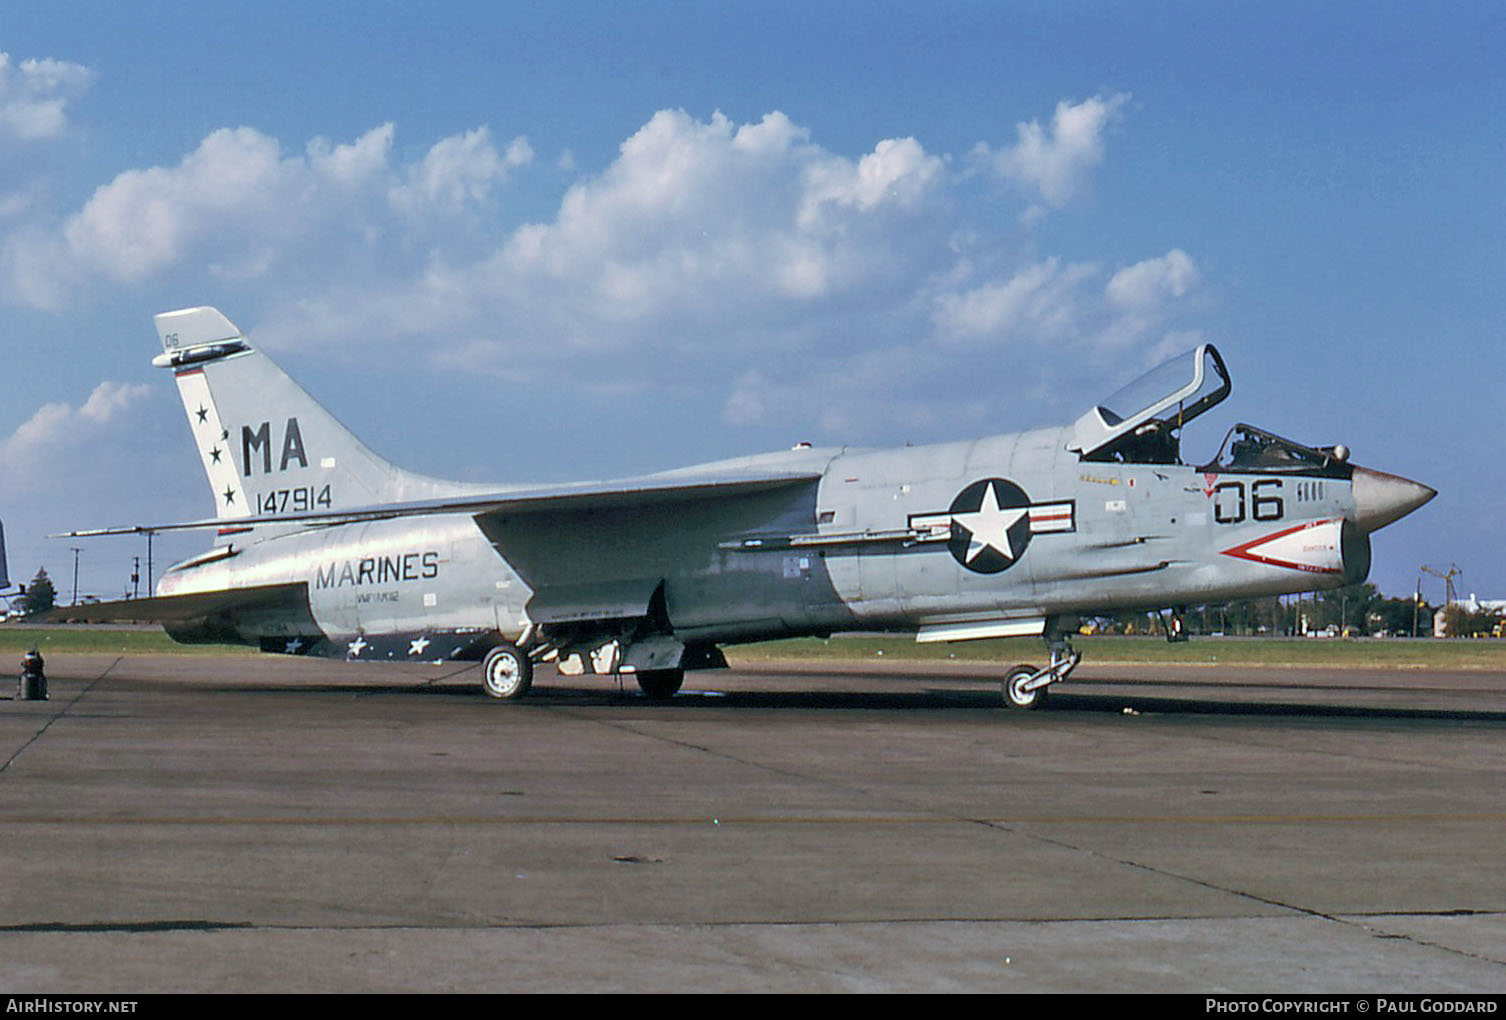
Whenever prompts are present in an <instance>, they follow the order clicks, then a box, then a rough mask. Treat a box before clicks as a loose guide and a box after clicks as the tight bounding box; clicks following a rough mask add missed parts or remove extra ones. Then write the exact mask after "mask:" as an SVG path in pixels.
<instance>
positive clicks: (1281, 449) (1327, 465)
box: [1202, 425, 1349, 477]
mask: <svg viewBox="0 0 1506 1020" xmlns="http://www.w3.org/2000/svg"><path fill="white" fill-rule="evenodd" d="M1348 457H1349V454H1348V452H1347V451H1345V450H1344V448H1343V447H1329V448H1323V449H1320V448H1317V447H1313V446H1303V445H1302V444H1301V443H1297V442H1293V441H1292V440H1290V439H1282V438H1281V437H1280V436H1278V435H1275V434H1274V433H1271V432H1267V431H1265V430H1264V429H1258V428H1256V427H1255V426H1254V425H1236V426H1234V427H1233V428H1232V429H1230V430H1229V434H1228V435H1227V436H1225V437H1224V445H1223V446H1222V447H1220V448H1219V451H1218V456H1217V457H1215V458H1214V459H1213V462H1212V463H1210V464H1207V465H1205V466H1204V467H1203V468H1202V470H1204V471H1239V472H1241V473H1246V474H1253V473H1264V472H1269V473H1271V474H1301V475H1334V476H1336V477H1345V476H1346V469H1345V467H1344V462H1345V461H1346V460H1347V459H1348Z"/></svg>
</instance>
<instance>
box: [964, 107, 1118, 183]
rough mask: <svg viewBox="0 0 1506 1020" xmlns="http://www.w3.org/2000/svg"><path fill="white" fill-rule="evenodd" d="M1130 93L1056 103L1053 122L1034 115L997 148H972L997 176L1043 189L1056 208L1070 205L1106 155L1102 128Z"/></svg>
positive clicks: (981, 146) (982, 146)
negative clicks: (1005, 144)
mask: <svg viewBox="0 0 1506 1020" xmlns="http://www.w3.org/2000/svg"><path fill="white" fill-rule="evenodd" d="M1129 100H1130V96H1129V94H1128V93H1120V94H1119V95H1114V96H1109V97H1107V98H1104V97H1103V96H1094V97H1092V98H1091V99H1085V100H1083V101H1082V102H1080V103H1069V102H1067V101H1066V100H1062V101H1061V102H1059V103H1057V104H1056V112H1055V113H1054V114H1053V115H1052V117H1051V126H1050V127H1049V128H1047V127H1044V126H1042V124H1041V123H1040V121H1038V120H1032V121H1029V122H1025V123H1021V124H1018V125H1016V127H1015V132H1016V134H1017V136H1018V137H1017V140H1016V142H1015V144H1014V145H1013V146H1010V147H1009V148H1007V149H1003V150H999V151H995V150H993V149H991V148H989V147H988V146H987V145H980V146H979V147H978V148H977V149H975V150H974V152H975V155H977V156H981V157H982V158H984V159H985V160H986V162H987V163H988V164H989V165H990V166H991V167H992V168H993V170H994V172H995V173H997V174H998V175H999V176H1001V177H1004V178H1006V179H1008V180H1011V181H1015V182H1016V183H1019V184H1021V185H1024V186H1026V187H1028V188H1031V189H1034V190H1035V191H1037V192H1039V194H1040V197H1041V198H1042V199H1043V200H1045V202H1046V204H1047V205H1049V206H1051V207H1052V208H1061V207H1062V206H1064V205H1066V204H1067V202H1069V201H1070V200H1071V199H1072V198H1073V197H1074V196H1075V195H1076V194H1077V192H1078V191H1079V190H1081V188H1082V186H1083V184H1084V183H1085V181H1086V178H1087V174H1088V171H1090V170H1091V169H1092V168H1093V167H1095V166H1097V165H1098V164H1099V163H1101V162H1103V158H1104V133H1105V131H1106V130H1107V128H1108V125H1109V124H1111V123H1112V122H1113V121H1114V120H1115V119H1116V118H1118V117H1119V116H1120V115H1121V112H1122V111H1123V109H1124V107H1125V106H1126V104H1128V103H1129Z"/></svg>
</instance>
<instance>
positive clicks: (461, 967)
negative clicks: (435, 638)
mask: <svg viewBox="0 0 1506 1020" xmlns="http://www.w3.org/2000/svg"><path fill="white" fill-rule="evenodd" d="M1007 665H1009V664H1001V667H1000V668H998V669H985V668H980V667H976V666H973V667H966V666H948V665H942V666H929V665H919V664H914V663H899V664H895V663H888V664H883V665H878V664H855V665H841V666H836V665H831V666H828V665H812V664H804V665H793V664H790V665H780V664H772V665H765V666H759V667H756V668H742V669H736V670H731V671H727V672H719V673H702V674H692V676H691V678H690V680H689V681H688V682H687V690H686V691H684V692H682V694H681V695H680V696H679V697H677V698H675V699H674V700H673V701H672V702H669V703H666V704H655V703H650V702H647V701H644V700H643V699H640V698H638V697H637V696H636V695H635V694H634V693H633V690H632V688H631V687H629V688H628V689H627V690H625V691H623V692H622V693H620V694H619V692H618V691H617V689H616V687H615V686H613V685H611V684H608V683H602V682H599V681H594V680H591V681H588V680H566V679H562V678H554V677H552V676H541V677H540V680H539V682H538V684H537V686H536V688H535V692H534V695H533V696H532V697H531V698H530V699H528V700H526V701H523V702H520V703H515V704H502V703H496V702H492V701H490V700H489V699H487V698H486V697H484V696H483V695H482V694H481V693H480V692H479V689H478V688H477V686H476V673H475V670H474V668H472V669H470V670H467V671H461V670H460V669H459V667H458V666H445V667H420V666H382V667H372V666H354V665H345V664H340V663H321V662H308V661H300V660H295V659H281V658H270V657H269V658H265V659H257V658H196V657H182V658H172V657H162V658H152V657H129V658H120V659H115V658H110V657H89V656H77V657H70V656H62V655H59V656H54V657H52V658H49V660H48V672H49V677H50V680H51V700H50V701H47V702H17V701H4V702H0V834H3V835H0V839H3V850H4V852H3V855H0V991H3V992H7V993H40V992H49V991H50V992H74V993H79V992H101V993H104V992H114V993H120V994H131V993H150V992H165V991H281V992H289V991H294V992H296V991H396V990H407V991H561V990H567V991H609V990H623V991H692V990H693V991H881V990H882V991H887V990H906V991H908V990H933V991H1106V992H1115V991H1118V992H1139V991H1153V992H1167V991H1187V992H1219V991H1232V992H1345V991H1352V992H1377V993H1379V992H1388V991H1389V992H1406V991H1413V992H1448V991H1456V992H1458V991H1463V992H1499V991H1500V990H1501V989H1502V988H1506V879H1503V876H1502V872H1503V867H1502V862H1501V847H1502V842H1503V840H1502V837H1503V835H1506V750H1503V748H1506V674H1502V673H1495V672H1483V671H1468V672H1435V671H1429V672H1422V671H1397V670H1391V671H1386V670H1376V671H1367V670H1352V669H1346V670H1315V669H1305V670H1301V671H1294V670H1287V669H1236V668H1223V667H1214V668H1196V669H1178V668H1173V667H1164V666H1136V667H1110V666H1102V665H1098V666H1095V665H1094V664H1093V663H1091V662H1089V663H1086V664H1084V666H1082V667H1081V668H1080V669H1079V671H1078V673H1077V674H1076V676H1075V677H1074V678H1073V680H1072V681H1071V682H1069V683H1068V684H1067V685H1065V686H1064V687H1063V688H1061V689H1060V690H1059V691H1057V692H1055V693H1054V694H1053V696H1052V700H1051V706H1050V707H1049V708H1047V709H1046V710H1044V711H1039V712H1028V713H1026V712H1015V711H1009V710H1006V709H1002V708H999V707H997V704H998V698H997V679H998V677H1000V676H1001V675H1002V673H1003V670H1004V667H1006V666H1007Z"/></svg>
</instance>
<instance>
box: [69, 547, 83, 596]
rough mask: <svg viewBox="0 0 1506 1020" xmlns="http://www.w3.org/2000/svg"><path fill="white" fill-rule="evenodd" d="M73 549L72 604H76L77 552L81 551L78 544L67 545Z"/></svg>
mask: <svg viewBox="0 0 1506 1020" xmlns="http://www.w3.org/2000/svg"><path fill="white" fill-rule="evenodd" d="M69 548H70V549H72V550H73V604H74V605H75V606H76V605H78V554H79V553H81V552H83V550H82V549H80V548H79V547H78V546H76V545H74V546H69Z"/></svg>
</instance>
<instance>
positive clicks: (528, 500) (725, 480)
mask: <svg viewBox="0 0 1506 1020" xmlns="http://www.w3.org/2000/svg"><path fill="white" fill-rule="evenodd" d="M820 478H821V475H820V473H818V472H816V473H813V472H799V473H794V472H792V473H768V472H763V473H758V474H743V475H739V474H704V475H693V476H687V475H684V474H680V473H676V474H673V475H664V476H652V475H651V476H648V477H645V478H640V479H630V480H626V481H619V482H601V483H595V484H591V483H587V484H583V485H557V486H539V487H533V488H520V489H515V490H511V489H510V490H504V491H501V492H494V493H481V494H476V495H464V496H454V497H441V498H439V499H426V500H416V501H411V502H403V503H383V504H377V505H375V506H366V507H352V508H350V509H348V510H316V511H305V512H302V513H289V514H261V515H258V516H252V517H228V518H227V517H214V518H208V519H203V520H197V521H183V522H179V523H174V524H137V525H130V526H126V527H116V528H96V529H92V530H84V531H68V532H64V533H63V534H61V535H54V536H53V537H54V538H93V537H97V536H100V535H138V534H145V533H148V532H151V533H156V532H161V531H186V530H193V529H198V528H250V527H254V526H257V525H270V524H306V525H310V526H318V525H331V524H352V523H356V522H360V521H382V520H391V519H393V518H398V517H425V516H432V515H435V514H459V513H465V514H472V515H475V516H480V515H483V514H498V513H519V514H522V513H538V512H542V511H547V510H605V509H621V508H624V507H634V506H648V505H662V504H665V503H674V502H678V501H688V500H699V499H712V498H716V497H720V496H731V495H742V494H745V493H750V492H763V491H768V490H771V489H779V488H784V487H786V486H793V485H800V484H809V483H812V482H816V481H819V480H820Z"/></svg>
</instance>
